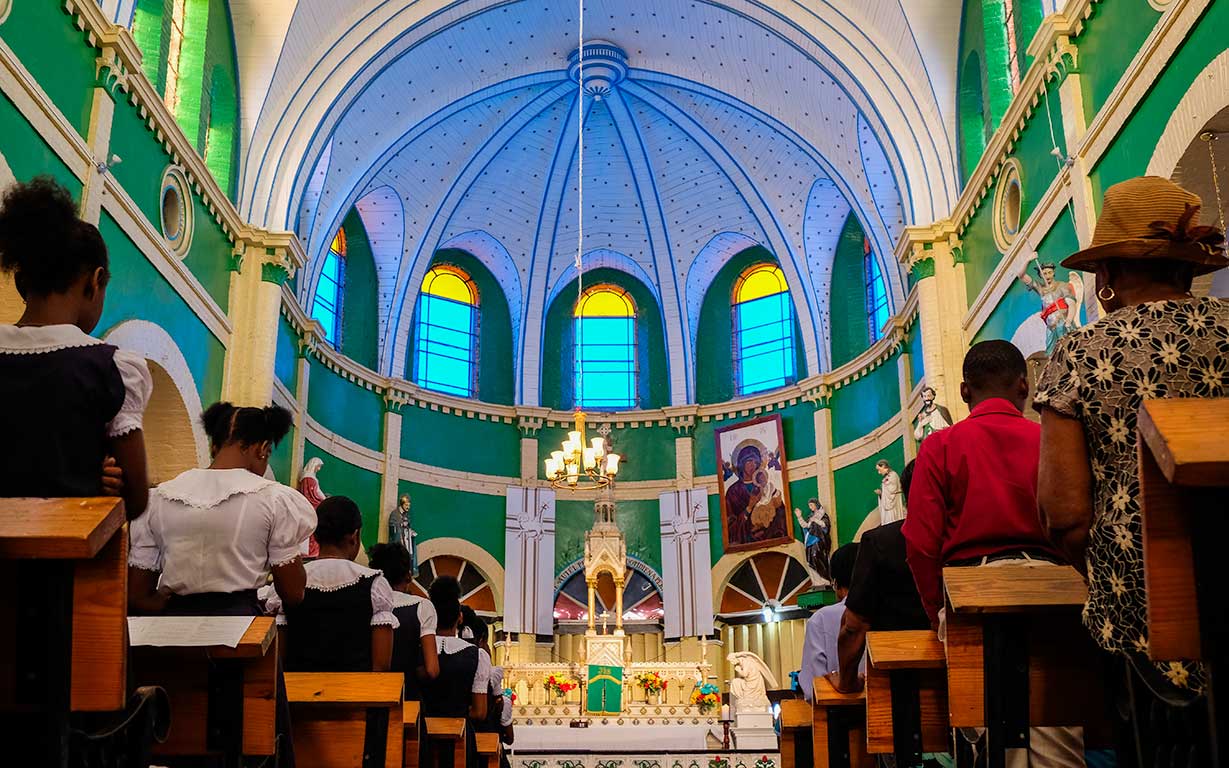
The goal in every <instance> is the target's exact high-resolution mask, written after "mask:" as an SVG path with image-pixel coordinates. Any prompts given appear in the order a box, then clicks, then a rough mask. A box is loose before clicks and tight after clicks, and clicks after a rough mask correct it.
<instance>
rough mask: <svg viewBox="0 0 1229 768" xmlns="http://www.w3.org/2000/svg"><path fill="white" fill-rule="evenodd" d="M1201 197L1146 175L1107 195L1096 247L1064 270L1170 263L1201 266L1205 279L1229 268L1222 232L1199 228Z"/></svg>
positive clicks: (1075, 257)
mask: <svg viewBox="0 0 1229 768" xmlns="http://www.w3.org/2000/svg"><path fill="white" fill-rule="evenodd" d="M1201 207H1202V202H1201V201H1200V199H1199V195H1196V194H1194V193H1193V192H1188V191H1187V190H1185V189H1183V188H1182V187H1179V186H1178V185H1177V184H1174V183H1173V182H1172V181H1170V180H1169V179H1163V178H1161V177H1160V176H1140V177H1139V178H1135V179H1128V180H1126V181H1123V182H1120V183H1118V184H1115V185H1114V186H1112V187H1110V188H1109V189H1107V190H1106V191H1105V203H1104V205H1102V207H1101V218H1099V219H1097V229H1096V232H1094V233H1093V236H1092V244H1091V245H1090V246H1089V247H1087V248H1085V249H1084V250H1082V251H1076V252H1075V253H1073V254H1071V255H1070V256H1068V257H1067V258H1066V259H1064V260H1063V266H1064V267H1067V268H1069V269H1079V270H1083V271H1085V272H1092V271H1093V269H1094V266H1095V265H1096V263H1097V262H1099V261H1104V260H1106V259H1168V260H1171V261H1185V262H1188V263H1191V264H1194V265H1195V274H1196V275H1203V274H1207V273H1208V272H1215V271H1216V270H1218V269H1221V268H1222V267H1226V266H1229V257H1226V256H1225V249H1224V246H1223V245H1222V243H1223V242H1224V240H1225V236H1224V233H1223V232H1221V231H1220V230H1219V229H1217V228H1216V227H1207V226H1199V209H1200V208H1201Z"/></svg>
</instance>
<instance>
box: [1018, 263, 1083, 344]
mask: <svg viewBox="0 0 1229 768" xmlns="http://www.w3.org/2000/svg"><path fill="white" fill-rule="evenodd" d="M1033 269H1034V270H1036V272H1037V277H1039V278H1041V280H1040V282H1038V281H1037V280H1034V279H1033V278H1032V277H1030V276H1029V274H1028V270H1027V269H1025V270H1021V271H1020V282H1022V283H1024V287H1025V288H1028V289H1029V290H1030V291H1032V292H1033V293H1036V294H1037V296H1038V297H1040V299H1041V321H1042V322H1043V323H1045V326H1046V354H1047V355H1050V354H1053V352H1054V346H1055V345H1056V344H1058V340H1059V339H1061V338H1062V337H1064V336H1066V335H1067V333H1068V332H1069V331H1072V330H1075V329H1076V328H1079V327H1080V305H1081V304H1083V302H1084V280H1083V278H1081V277H1080V273H1079V272H1076V271H1072V272H1071V273H1070V274H1069V275H1068V276H1067V279H1066V280H1055V279H1054V265H1053V264H1052V263H1050V262H1048V261H1046V262H1033Z"/></svg>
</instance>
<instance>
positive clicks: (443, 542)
mask: <svg viewBox="0 0 1229 768" xmlns="http://www.w3.org/2000/svg"><path fill="white" fill-rule="evenodd" d="M437 557H447V558H450V560H441V561H440V565H441V567H443V568H449V567H452V566H453V565H454V564H457V563H461V562H463V563H465V564H466V567H467V568H472V569H473V570H474V571H475V572H476V573H477V575H479V576H481V577H482V580H483V582H484V583H485V584H486V585H487V586H488V587H489V588H490V594H491V601H492V603H493V604H494V606H495V607H494V609H493V615H496V616H499V615H503V610H504V569H503V566H501V565H500V564H499V561H498V560H496V559H495V558H494V557H493V556H492V555H491V553H490V552H487V551H486V550H485V549H483V548H482V547H479V546H478V545H477V544H474V543H473V542H472V541H467V540H465V539H457V538H452V537H447V536H441V537H440V538H438V539H428V540H427V541H424V542H423V543H422V544H419V545H418V563H419V574H418V575H419V590H420V591H421V593H422V594H424V595H425V594H426V589H427V588H428V587H430V581H428V582H427V583H426V584H423V583H422V580H423V579H424V578H427V577H428V574H429V573H431V574H434V573H435V572H434V569H432V570H430V571H429V570H428V569H425V568H423V567H422V566H423V565H424V564H426V563H427V562H428V561H430V560H433V559H434V558H437ZM442 572H447V571H442ZM449 575H451V576H456V575H457V574H456V573H449ZM432 578H433V576H432ZM462 592H463V594H462V596H464V590H462ZM474 610H479V609H478V608H474Z"/></svg>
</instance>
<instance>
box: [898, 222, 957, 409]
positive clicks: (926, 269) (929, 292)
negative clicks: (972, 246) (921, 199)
mask: <svg viewBox="0 0 1229 768" xmlns="http://www.w3.org/2000/svg"><path fill="white" fill-rule="evenodd" d="M897 257H898V258H899V259H900V261H901V263H902V264H904V265H905V266H906V267H907V268H908V270H909V272H910V273H912V274H913V276H914V277H915V278H916V280H917V294H918V321H917V322H918V328H917V331H916V333H918V334H920V335H921V341H922V360H923V366H922V368H923V372H924V379H925V381H926V383H927V384H929V385H930V386H932V387H934V389H935V393H936V395H937V400H938V402H939V404H941V405H944V406H947V408H948V410H949V411H951V412H952V416H953V417H955V418H957V419H960V418H963V417H965V416H967V415H968V407H967V406H966V405H965V404H964V403H963V402H962V401H961V399H960V379H961V365H962V363H963V361H964V353H965V351H966V350H967V349H968V340H967V339H966V338H965V332H964V316H965V314H966V313H967V312H968V307H969V304H968V298H967V289H966V286H965V279H964V253H963V251H962V250H961V245H960V241H959V240H957V239H956V235H955V228H954V226H953V225H952V223H951V222H950V221H942V222H938V223H936V224H932V225H930V226H928V227H908V228H906V230H905V234H904V236H903V237H902V238H901V241H900V245H898V246H897Z"/></svg>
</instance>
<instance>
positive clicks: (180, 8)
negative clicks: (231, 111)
mask: <svg viewBox="0 0 1229 768" xmlns="http://www.w3.org/2000/svg"><path fill="white" fill-rule="evenodd" d="M185 4H186V0H171V18H170V24H169V25H168V31H169V32H170V42H169V47H168V50H167V55H166V89H165V90H164V91H163V97H162V99H163V101H164V102H166V107H167V109H169V110H170V111H171V114H172V115H174V114H175V113H176V109H177V108H178V107H179V59H180V53H181V52H182V50H183V41H184V33H183V30H184V13H185V9H184V5H185Z"/></svg>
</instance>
